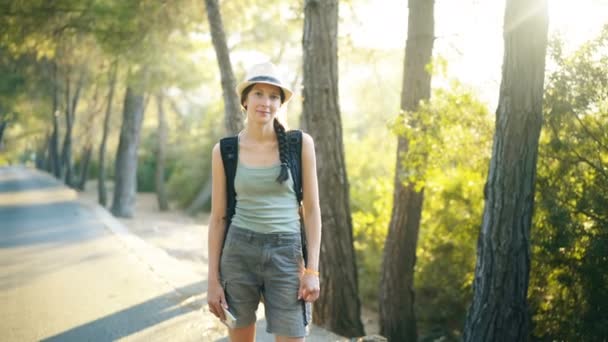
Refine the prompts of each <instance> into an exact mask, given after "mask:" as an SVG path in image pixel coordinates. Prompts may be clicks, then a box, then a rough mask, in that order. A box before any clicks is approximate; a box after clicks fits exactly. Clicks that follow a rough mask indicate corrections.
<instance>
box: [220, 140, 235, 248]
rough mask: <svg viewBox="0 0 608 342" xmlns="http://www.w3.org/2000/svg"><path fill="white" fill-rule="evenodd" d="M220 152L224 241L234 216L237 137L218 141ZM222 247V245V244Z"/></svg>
mask: <svg viewBox="0 0 608 342" xmlns="http://www.w3.org/2000/svg"><path fill="white" fill-rule="evenodd" d="M220 152H221V153H222V162H223V163H224V175H226V217H225V220H226V231H225V234H224V241H225V240H226V236H228V228H229V227H230V223H231V222H232V217H233V216H234V210H235V208H236V191H235V190H234V176H236V164H237V162H238V159H239V140H238V137H237V136H234V137H226V138H222V139H221V140H220ZM222 246H223V243H222Z"/></svg>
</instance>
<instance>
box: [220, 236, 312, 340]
mask: <svg viewBox="0 0 608 342" xmlns="http://www.w3.org/2000/svg"><path fill="white" fill-rule="evenodd" d="M302 262H303V258H302V244H301V238H300V234H299V233H272V234H262V233H257V232H254V231H251V230H248V229H243V228H239V227H235V226H231V227H230V228H229V230H228V236H227V237H226V242H225V245H224V249H223V251H222V257H221V261H220V275H221V280H222V286H223V287H224V292H225V293H226V300H227V301H228V307H229V310H230V311H231V312H232V313H233V314H234V316H235V317H236V321H237V323H236V326H237V328H240V327H245V326H248V325H250V324H252V323H254V322H255V321H256V315H255V312H256V309H257V307H258V304H259V302H260V300H263V301H264V306H265V314H266V320H267V325H266V331H267V332H269V333H271V334H275V335H278V336H289V337H303V336H306V335H307V334H308V324H309V323H310V322H311V305H310V303H306V302H304V301H302V300H298V289H299V286H300V267H302V266H301V265H302Z"/></svg>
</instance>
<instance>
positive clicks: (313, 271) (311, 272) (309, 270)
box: [302, 268, 319, 277]
mask: <svg viewBox="0 0 608 342" xmlns="http://www.w3.org/2000/svg"><path fill="white" fill-rule="evenodd" d="M302 273H304V274H314V275H316V276H317V277H318V276H319V271H315V270H311V269H310V268H305V269H304V271H303V272H302Z"/></svg>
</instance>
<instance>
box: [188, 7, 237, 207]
mask: <svg viewBox="0 0 608 342" xmlns="http://www.w3.org/2000/svg"><path fill="white" fill-rule="evenodd" d="M205 6H206V8H207V18H208V20H209V28H210V30H211V40H212V41H213V47H214V49H215V55H216V56H217V62H218V64H219V67H220V74H221V78H222V92H223V96H224V126H225V129H226V134H227V135H236V134H237V133H238V132H240V131H241V130H242V129H243V126H244V123H243V115H242V114H241V104H240V103H239V97H238V96H237V94H236V90H235V89H236V81H235V78H234V72H233V71H232V62H231V61H230V51H229V50H228V44H227V43H226V33H225V32H224V24H223V23H222V16H221V13H220V8H219V4H218V1H217V0H205ZM210 174H211V172H210ZM209 187H211V180H210V179H209V180H208V181H207V182H206V183H205V185H203V187H202V188H201V189H200V190H199V192H198V194H197V195H196V199H195V200H194V201H193V202H192V203H191V204H190V206H189V207H188V209H187V211H188V213H189V214H190V215H194V214H195V213H196V212H198V211H199V210H201V209H202V208H203V207H204V206H205V205H206V204H207V203H208V202H209V201H210V200H211V191H209V190H208V189H209Z"/></svg>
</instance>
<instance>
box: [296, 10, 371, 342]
mask: <svg viewBox="0 0 608 342" xmlns="http://www.w3.org/2000/svg"><path fill="white" fill-rule="evenodd" d="M304 6H305V7H304V13H305V16H304V35H303V40H302V44H303V52H304V55H303V65H304V73H303V85H304V87H303V97H304V103H303V115H304V117H305V120H306V127H307V128H308V129H309V130H310V134H311V135H312V136H313V138H314V140H315V148H316V154H317V159H318V161H319V162H318V164H317V166H318V167H317V173H318V175H319V191H320V193H319V198H320V205H321V218H322V221H323V231H326V232H328V233H324V234H323V235H322V239H321V255H320V266H319V267H320V271H321V294H320V297H319V299H318V300H317V301H316V302H315V304H314V316H313V320H314V322H315V323H317V324H319V325H322V326H324V327H326V328H328V329H329V330H331V331H334V332H336V333H338V334H340V335H343V336H361V335H363V334H364V332H363V325H362V324H361V308H360V307H361V304H360V300H359V290H358V280H357V263H356V261H355V252H354V248H353V233H352V220H351V215H350V204H349V201H350V200H349V194H348V178H347V175H346V168H345V165H344V145H343V141H342V121H341V118H340V106H339V99H338V50H337V45H336V42H337V35H338V1H337V0H328V1H312V0H306V1H305V5H304Z"/></svg>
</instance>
